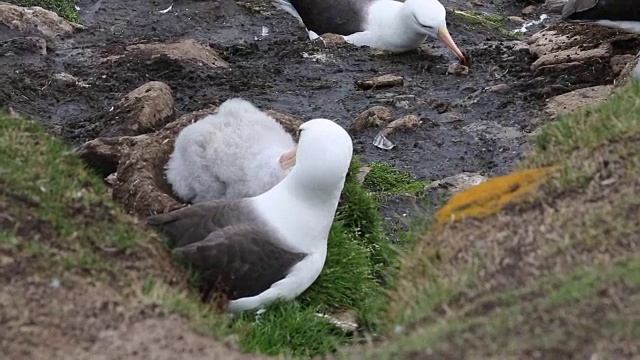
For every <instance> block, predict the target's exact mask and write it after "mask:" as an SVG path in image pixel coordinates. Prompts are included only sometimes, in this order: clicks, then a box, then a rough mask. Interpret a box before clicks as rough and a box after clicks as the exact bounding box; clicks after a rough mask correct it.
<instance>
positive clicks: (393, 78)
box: [356, 74, 404, 90]
mask: <svg viewBox="0 0 640 360" xmlns="http://www.w3.org/2000/svg"><path fill="white" fill-rule="evenodd" d="M402 84H404V78H403V77H402V76H399V75H392V74H386V75H382V76H378V77H375V78H372V79H366V80H358V81H356V86H358V88H360V89H362V90H368V89H375V88H384V87H393V86H401V85H402Z"/></svg>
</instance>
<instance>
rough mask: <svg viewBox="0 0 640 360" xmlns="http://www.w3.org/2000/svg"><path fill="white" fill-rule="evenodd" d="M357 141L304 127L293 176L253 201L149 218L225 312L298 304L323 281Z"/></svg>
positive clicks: (315, 125) (340, 132) (325, 128)
mask: <svg viewBox="0 0 640 360" xmlns="http://www.w3.org/2000/svg"><path fill="white" fill-rule="evenodd" d="M352 153H353V145H352V141H351V137H350V136H349V134H347V132H346V131H345V130H344V129H343V128H342V127H341V126H339V125H338V124H336V123H334V122H333V121H331V120H326V119H314V120H310V121H308V122H306V123H304V124H302V125H301V126H300V140H299V142H298V145H297V150H296V152H295V159H294V160H295V165H294V166H293V168H292V170H291V172H290V173H289V174H288V175H287V176H286V177H285V178H284V179H283V180H282V181H281V182H280V183H278V184H277V185H276V186H274V187H273V188H272V189H270V190H269V191H267V192H265V193H263V194H261V195H259V196H256V197H252V198H245V199H240V200H219V201H210V202H202V203H199V204H196V205H192V206H188V207H186V208H182V209H179V210H175V211H172V212H169V213H165V214H160V215H155V216H152V217H149V218H148V223H149V224H150V225H151V226H153V227H155V228H157V229H159V230H160V232H162V233H164V234H165V236H166V237H167V238H168V240H169V241H170V243H172V246H175V249H174V250H173V251H174V253H175V254H177V255H178V256H179V257H182V258H183V259H184V260H185V261H186V262H187V264H188V265H190V266H191V267H192V269H194V270H195V271H196V272H197V273H199V274H200V279H201V288H200V290H201V292H202V296H203V298H205V299H209V298H210V297H211V295H214V294H221V295H223V296H224V297H225V298H226V299H227V300H229V302H228V304H227V307H226V309H227V311H229V312H234V313H235V312H239V311H244V310H251V309H257V308H262V307H264V306H266V305H268V304H270V303H272V302H273V301H275V300H278V299H282V300H292V299H294V298H295V297H297V296H298V295H300V294H301V293H302V292H303V291H305V290H306V289H307V288H308V287H309V286H311V284H312V283H313V282H314V281H315V280H316V279H317V277H318V275H320V272H321V271H322V268H323V266H324V262H325V259H326V256H327V240H328V237H329V230H330V229H331V225H332V223H333V219H334V216H335V212H336V209H337V206H338V200H339V198H340V193H341V192H342V188H343V187H344V182H345V177H346V175H347V171H348V169H349V164H350V162H351V157H352Z"/></svg>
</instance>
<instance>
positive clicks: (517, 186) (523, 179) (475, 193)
mask: <svg viewBox="0 0 640 360" xmlns="http://www.w3.org/2000/svg"><path fill="white" fill-rule="evenodd" d="M553 169H554V168H553V167H543V168H536V169H527V170H522V171H518V172H516V173H513V174H509V175H505V176H500V177H496V178H493V179H490V180H487V181H486V182H484V183H482V184H480V185H478V186H474V187H472V188H470V189H468V190H465V191H462V192H460V193H458V194H456V195H455V196H453V197H452V198H451V200H449V202H448V203H447V204H446V205H445V206H444V207H443V208H442V209H440V211H438V213H437V214H436V219H437V223H436V224H437V225H442V224H445V223H447V222H454V221H458V220H461V219H464V218H468V217H474V218H483V217H487V216H490V215H493V214H495V213H497V212H498V211H500V210H502V209H503V208H504V207H505V206H506V205H507V204H511V203H515V202H518V201H522V200H525V199H527V198H528V197H529V196H530V195H532V194H533V193H534V191H535V190H536V189H537V188H538V186H539V185H540V184H541V183H542V182H544V180H546V179H547V178H548V177H549V176H550V175H551V173H552V172H553Z"/></svg>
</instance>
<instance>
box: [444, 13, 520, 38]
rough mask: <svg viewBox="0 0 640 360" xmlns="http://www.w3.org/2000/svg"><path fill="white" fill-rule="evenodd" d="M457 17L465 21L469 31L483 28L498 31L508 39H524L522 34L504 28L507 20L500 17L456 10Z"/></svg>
mask: <svg viewBox="0 0 640 360" xmlns="http://www.w3.org/2000/svg"><path fill="white" fill-rule="evenodd" d="M453 14H454V15H455V16H458V17H460V18H461V19H464V20H465V22H466V26H465V27H466V28H467V29H468V30H474V28H476V27H483V28H486V29H491V30H498V31H499V32H500V33H501V34H502V35H504V36H506V37H507V38H511V39H517V38H520V37H522V34H521V33H519V32H516V31H510V30H507V29H505V28H504V24H505V23H506V21H507V18H506V17H504V16H500V15H494V14H487V13H483V12H479V11H462V10H454V11H453Z"/></svg>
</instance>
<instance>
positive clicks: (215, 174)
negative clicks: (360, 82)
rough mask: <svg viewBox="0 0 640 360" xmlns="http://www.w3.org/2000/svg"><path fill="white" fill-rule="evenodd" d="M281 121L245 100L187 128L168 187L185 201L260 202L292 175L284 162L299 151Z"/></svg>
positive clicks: (228, 104)
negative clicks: (282, 158)
mask: <svg viewBox="0 0 640 360" xmlns="http://www.w3.org/2000/svg"><path fill="white" fill-rule="evenodd" d="M293 146H295V143H294V141H293V138H292V137H291V135H289V134H288V133H287V132H286V131H285V130H284V128H283V127H282V126H281V125H280V124H278V123H277V122H276V121H275V119H273V118H272V117H270V116H268V115H267V114H265V113H263V112H262V111H260V110H258V109H257V108H256V107H255V106H253V105H252V104H251V103H249V102H248V101H245V100H243V99H240V98H234V99H229V100H227V101H225V102H224V103H222V104H221V105H220V107H219V108H218V112H217V113H215V114H213V115H209V116H206V117H205V118H203V119H201V120H199V121H197V122H195V123H193V124H191V125H189V126H187V127H185V128H184V129H183V130H182V131H181V132H180V134H179V135H178V137H177V138H176V142H175V148H174V151H173V153H172V154H171V158H170V159H169V161H168V163H167V169H166V175H167V181H168V182H169V184H171V186H172V188H173V191H174V193H175V194H176V195H177V196H179V197H180V198H181V199H182V200H184V201H189V202H193V203H198V202H202V201H209V200H217V199H238V198H244V197H252V196H257V195H260V194H262V193H264V192H265V191H268V190H269V189H271V188H272V187H273V186H275V185H276V184H277V183H279V182H280V181H281V180H282V179H283V178H284V177H285V175H286V174H287V172H286V171H284V170H282V168H281V167H280V164H279V158H280V156H281V155H282V154H283V153H284V152H286V151H288V150H290V149H291V148H293Z"/></svg>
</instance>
